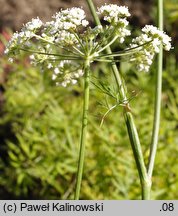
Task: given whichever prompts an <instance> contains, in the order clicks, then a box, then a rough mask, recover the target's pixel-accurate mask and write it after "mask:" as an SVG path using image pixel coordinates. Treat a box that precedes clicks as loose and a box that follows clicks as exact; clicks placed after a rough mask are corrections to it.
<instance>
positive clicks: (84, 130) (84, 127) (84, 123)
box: [74, 60, 90, 200]
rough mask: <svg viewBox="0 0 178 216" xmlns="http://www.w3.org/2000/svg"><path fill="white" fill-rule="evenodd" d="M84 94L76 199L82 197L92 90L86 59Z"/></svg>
mask: <svg viewBox="0 0 178 216" xmlns="http://www.w3.org/2000/svg"><path fill="white" fill-rule="evenodd" d="M84 80H85V81H84V82H85V84H84V96H83V116H82V129H81V140H80V152H79V161H78V170H77V181H76V188H75V196H74V199H75V200H78V199H79V197H80V188H81V183H82V174H83V165H84V157H85V143H86V134H87V125H88V107H89V91H90V87H89V84H90V63H89V61H87V60H86V62H85V77H84Z"/></svg>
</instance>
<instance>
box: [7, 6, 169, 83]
mask: <svg viewBox="0 0 178 216" xmlns="http://www.w3.org/2000/svg"><path fill="white" fill-rule="evenodd" d="M97 13H98V14H99V15H100V16H101V17H103V19H104V21H106V22H107V25H102V26H96V27H93V28H92V27H89V26H88V25H89V22H88V21H87V20H86V15H85V11H84V10H83V9H82V8H76V7H74V8H70V9H66V10H61V11H60V12H58V13H56V14H55V15H54V16H53V17H52V21H50V22H46V23H43V22H42V21H41V20H40V19H39V18H36V19H32V21H31V22H28V23H27V24H25V25H24V26H23V28H22V29H21V31H20V32H16V33H14V35H13V37H12V38H11V40H10V41H9V43H8V45H7V47H6V50H5V53H6V54H7V55H8V56H9V57H11V58H10V59H9V60H10V61H12V60H13V58H12V57H13V56H14V57H15V56H16V55H17V54H19V52H20V50H22V51H28V52H29V53H31V54H32V55H31V56H30V60H31V62H32V63H33V64H35V65H38V64H39V65H40V66H42V68H43V69H44V68H46V69H50V70H52V72H53V75H52V79H53V80H54V81H55V82H56V85H62V86H64V87H66V86H67V85H68V84H75V83H76V82H77V79H78V78H79V77H81V76H83V74H84V72H83V68H84V63H85V61H86V60H89V61H90V63H91V62H93V61H106V62H111V61H114V58H113V56H114V57H119V55H120V54H119V53H121V52H122V53H124V52H125V50H123V51H120V52H118V53H116V54H114V55H113V56H111V55H110V56H107V55H105V54H102V52H103V51H104V50H105V49H106V48H107V47H108V46H110V45H111V44H113V43H114V42H115V41H119V42H120V43H123V42H124V40H125V37H126V36H129V35H130V30H128V29H127V26H128V24H129V22H128V20H127V18H128V17H129V16H130V13H129V10H128V8H127V7H125V6H118V5H114V4H109V5H106V4H105V5H103V6H101V7H100V8H98V12H97ZM142 32H143V34H142V35H140V36H139V37H137V38H135V39H133V40H132V44H131V45H130V46H129V47H130V49H132V52H128V49H127V50H126V52H127V54H128V55H132V58H130V59H131V61H133V62H134V63H135V64H136V65H137V68H138V69H139V70H140V71H148V70H149V67H150V65H151V63H152V61H153V57H154V55H155V53H157V52H159V47H160V45H161V44H162V45H163V47H164V49H165V50H170V48H171V44H170V41H171V39H170V37H168V36H167V35H166V34H165V33H164V32H162V31H159V30H158V29H157V28H156V27H154V26H148V25H147V26H145V27H144V28H143V29H142ZM146 42H148V43H147V44H145V43H146ZM138 46H142V49H139V52H138V50H137V49H136V48H137V47H138ZM134 49H135V51H134V52H133V50H134ZM104 55H105V57H104ZM120 56H121V55H120Z"/></svg>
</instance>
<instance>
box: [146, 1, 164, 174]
mask: <svg viewBox="0 0 178 216" xmlns="http://www.w3.org/2000/svg"><path fill="white" fill-rule="evenodd" d="M158 27H159V29H160V30H163V0H158ZM162 67H163V50H162V47H160V52H159V55H158V71H157V76H156V89H155V106H154V122H153V131H152V142H151V147H150V156H149V163H148V176H149V177H150V178H151V177H152V174H153V168H154V162H155V156H156V151H157V146H158V136H159V125H160V113H161V92H162Z"/></svg>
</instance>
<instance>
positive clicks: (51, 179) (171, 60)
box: [0, 0, 178, 199]
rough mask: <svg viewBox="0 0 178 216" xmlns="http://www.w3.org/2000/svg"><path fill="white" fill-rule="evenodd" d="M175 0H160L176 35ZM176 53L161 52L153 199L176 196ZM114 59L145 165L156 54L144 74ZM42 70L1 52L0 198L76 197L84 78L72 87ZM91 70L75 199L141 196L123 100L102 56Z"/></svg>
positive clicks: (169, 27)
mask: <svg viewBox="0 0 178 216" xmlns="http://www.w3.org/2000/svg"><path fill="white" fill-rule="evenodd" d="M175 2H176V1H175ZM175 2H174V0H171V1H169V2H168V1H165V4H166V5H168V7H165V8H166V11H165V16H166V17H167V18H168V19H166V23H165V25H166V27H167V29H168V30H169V31H170V32H172V37H173V39H174V38H175V37H176V34H177V31H176V30H175V29H174V28H173V27H174V26H175V25H176V17H177V13H176V11H175V8H174V5H175ZM169 12H171V13H169ZM170 35H171V33H170ZM173 46H176V44H175V41H173ZM176 56H177V48H176V47H175V49H174V50H172V53H170V54H167V56H164V71H163V92H162V105H161V122H160V133H159V143H158V150H157V155H156V161H155V167H154V171H153V178H152V182H153V185H152V192H151V199H178V193H177V190H178V157H177V155H178V135H177V134H178V89H177V81H178V76H177V74H178V65H177V63H176V58H177V57H176ZM118 66H119V70H120V72H121V74H122V76H123V78H124V80H125V84H126V86H127V92H126V94H127V98H128V99H129V102H130V105H131V107H133V108H134V109H133V110H131V112H132V114H133V116H134V119H135V123H136V125H137V129H138V133H139V137H140V142H141V145H142V150H143V156H144V158H145V163H146V164H148V160H149V149H150V142H151V136H152V134H151V133H152V126H153V110H154V95H155V91H156V89H155V80H156V73H157V70H156V67H157V66H156V61H155V64H154V65H152V67H151V71H150V72H149V73H138V72H137V71H134V69H132V68H131V65H130V64H128V63H126V62H120V63H119V64H118ZM40 71H41V70H40V69H39V68H34V67H32V66H31V65H30V64H29V60H28V58H27V57H26V56H25V55H24V56H22V57H21V59H19V60H18V61H16V62H15V63H13V64H10V63H8V61H7V59H6V58H4V57H3V58H2V59H0V81H1V83H2V84H1V85H2V86H1V90H2V91H3V93H2V94H1V95H0V102H1V104H0V174H1V175H0V188H1V190H0V198H1V199H73V198H74V191H75V185H76V182H75V181H76V172H77V162H78V152H79V140H80V130H81V119H82V113H81V110H82V104H83V103H82V99H83V85H84V83H83V80H82V79H81V80H80V81H79V84H78V85H76V86H72V87H69V88H63V87H59V86H55V83H54V82H53V81H52V80H51V76H52V72H51V71H50V70H49V71H44V72H43V73H42V72H40ZM91 71H92V72H91V87H90V88H91V93H90V104H89V113H88V114H89V119H88V121H89V125H88V133H87V136H86V139H87V142H86V154H85V163H84V173H83V179H82V187H81V195H80V199H140V198H141V195H140V182H139V178H138V173H137V168H136V165H135V161H134V157H133V152H132V149H131V147H130V141H129V137H128V133H127V128H126V125H125V123H124V116H123V108H122V107H121V106H122V104H120V103H119V102H118V101H117V96H118V91H117V86H116V84H114V83H115V80H114V79H115V78H114V76H113V75H112V72H111V68H110V67H109V65H108V64H105V63H98V64H94V65H93V68H92V70H91ZM106 80H107V81H106ZM96 81H97V82H96ZM109 83H110V84H109ZM111 83H112V86H111ZM125 90H126V89H125V88H124V91H125ZM103 92H105V93H106V94H103ZM108 94H111V95H113V96H114V97H112V96H111V95H110V96H111V97H109V96H108ZM116 104H117V105H116ZM108 110H110V112H108Z"/></svg>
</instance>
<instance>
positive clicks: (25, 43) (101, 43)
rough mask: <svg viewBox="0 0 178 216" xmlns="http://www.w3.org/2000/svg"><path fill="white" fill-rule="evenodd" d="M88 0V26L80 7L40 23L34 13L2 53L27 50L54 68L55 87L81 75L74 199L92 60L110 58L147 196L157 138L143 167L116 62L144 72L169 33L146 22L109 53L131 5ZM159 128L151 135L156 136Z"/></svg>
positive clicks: (147, 196) (166, 45) (165, 45)
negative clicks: (135, 34) (122, 46)
mask: <svg viewBox="0 0 178 216" xmlns="http://www.w3.org/2000/svg"><path fill="white" fill-rule="evenodd" d="M87 2H88V5H89V8H90V10H91V13H92V15H93V17H94V20H95V22H96V24H97V25H96V26H95V27H93V28H92V27H90V25H89V22H88V21H87V20H86V16H85V12H84V10H83V9H82V8H76V7H73V8H70V9H66V10H61V11H60V12H58V13H56V14H55V15H54V16H53V17H52V21H50V22H46V23H43V22H42V21H41V20H40V19H39V18H36V19H32V20H31V22H28V23H26V24H25V25H24V26H23V28H22V29H21V31H20V32H16V33H14V35H13V37H12V39H11V40H10V42H9V43H8V45H7V47H6V50H5V53H6V54H7V55H8V56H9V60H10V61H11V62H13V60H14V57H16V56H18V55H19V54H20V52H22V51H23V52H24V51H25V52H28V53H29V54H30V60H31V62H32V63H33V64H34V65H40V67H41V68H42V70H45V68H48V69H51V70H52V72H53V74H52V77H51V78H52V80H54V82H55V84H56V85H58V86H63V87H67V86H68V85H74V84H76V83H77V80H78V79H79V78H80V77H83V79H84V89H83V91H84V94H83V117H82V128H81V138H80V148H79V161H78V171H77V178H76V188H75V199H79V196H80V188H81V181H82V173H83V165H84V153H85V143H86V134H87V125H88V107H89V93H90V74H91V73H94V72H93V71H91V64H92V63H93V62H106V63H111V67H112V71H113V74H114V76H115V80H116V84H117V86H118V95H117V97H118V98H117V103H119V104H120V105H121V106H122V107H123V113H124V117H125V123H126V125H127V130H128V135H129V138H130V142H131V146H132V150H133V153H134V158H135V161H136V165H137V169H138V173H139V177H140V183H141V189H142V199H150V191H151V177H152V171H153V165H154V158H155V151H156V145H157V141H155V144H153V145H151V151H150V160H149V165H148V169H147V168H146V165H145V162H144V158H143V153H142V150H141V145H140V141H139V137H138V133H137V129H136V126H135V123H134V120H133V116H132V111H131V108H130V105H129V99H128V98H127V95H126V91H125V87H124V85H123V78H121V75H120V73H119V71H118V69H117V66H116V62H118V61H122V60H127V61H130V62H132V63H133V65H135V66H136V68H137V70H138V71H140V72H148V71H149V68H150V65H151V64H152V62H153V59H154V56H155V54H156V53H159V52H162V47H163V48H164V49H165V50H167V51H168V50H170V49H171V43H170V41H171V38H170V37H169V36H167V35H166V34H165V33H164V32H163V31H162V30H159V29H158V28H157V27H154V26H152V25H146V26H145V27H144V28H142V33H141V34H140V35H139V36H138V37H136V38H134V39H132V42H131V43H130V44H129V45H128V46H127V48H126V49H124V50H119V51H117V52H112V51H111V49H110V45H112V44H114V43H115V42H116V41H117V42H119V43H121V44H122V43H124V41H125V37H127V36H130V35H131V32H130V30H129V29H128V24H129V22H128V20H127V18H128V17H129V16H130V13H129V10H128V8H127V7H125V6H118V5H115V4H108V5H106V4H105V5H103V6H101V7H99V8H98V10H97V11H96V10H95V8H94V5H93V2H92V1H91V0H87ZM160 5H161V4H160ZM98 16H99V17H101V18H102V19H103V20H104V21H105V23H106V24H105V25H104V24H103V25H101V23H100V19H99V17H98ZM161 58H162V57H161ZM108 94H109V92H108ZM157 100H159V98H157ZM115 107H117V104H116V105H115V106H114V107H113V108H115ZM158 121H159V120H155V122H156V123H155V124H157V123H158ZM156 130H158V127H157V129H156ZM157 133H158V132H156V135H155V136H157ZM153 137H154V136H153Z"/></svg>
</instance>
